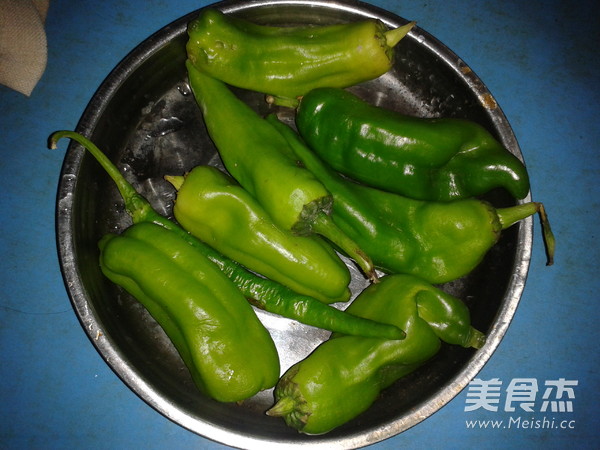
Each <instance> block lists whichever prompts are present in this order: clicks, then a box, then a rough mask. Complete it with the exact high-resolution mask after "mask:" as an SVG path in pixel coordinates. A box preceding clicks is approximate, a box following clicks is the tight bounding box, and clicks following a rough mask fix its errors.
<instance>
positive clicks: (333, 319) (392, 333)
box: [48, 131, 405, 339]
mask: <svg viewBox="0 0 600 450" xmlns="http://www.w3.org/2000/svg"><path fill="white" fill-rule="evenodd" d="M63 137H67V138H70V139H73V140H74V141H76V142H78V143H79V144H81V145H82V146H83V147H84V148H85V149H87V150H88V151H89V152H90V153H91V154H92V156H93V157H94V158H95V159H96V160H97V161H98V163H99V164H100V165H101V166H102V167H103V169H104V170H105V171H106V173H107V174H108V175H109V176H110V178H111V179H112V180H113V181H114V183H115V184H116V186H117V189H118V190H119V193H120V194H121V196H122V197H123V200H124V202H125V209H126V211H127V212H128V214H129V215H130V216H131V218H132V220H133V223H134V224H139V223H144V222H149V223H153V224H156V225H160V226H161V227H163V228H165V229H167V230H169V231H171V232H172V233H174V234H176V235H177V236H179V238H180V239H181V240H183V241H185V242H186V243H187V244H188V245H190V246H192V247H194V248H196V249H197V250H198V251H199V252H200V253H202V254H203V255H204V256H206V257H207V258H208V259H209V260H210V261H212V262H213V263H214V264H215V265H216V266H217V267H218V268H219V269H220V270H221V272H223V273H224V274H225V275H226V276H227V277H228V278H229V279H230V280H232V281H233V283H234V284H235V285H236V286H237V287H238V289H239V290H240V291H241V292H242V294H243V295H244V297H246V299H247V300H248V301H249V302H250V303H251V304H252V305H254V306H256V307H257V308H260V309H263V310H265V311H268V312H271V313H273V314H278V315H281V316H283V317H287V318H289V319H293V320H297V321H298V322H301V323H303V324H306V325H310V326H314V327H318V328H322V329H325V330H329V331H334V332H340V333H345V334H352V335H358V336H365V337H379V338H385V339H403V338H404V336H405V334H404V332H403V331H402V330H400V329H399V328H397V327H395V326H393V325H390V324H386V323H380V322H376V321H373V320H369V319H365V318H362V317H358V316H355V315H353V314H349V313H347V312H345V311H341V310H339V309H337V308H333V307H331V306H328V305H326V304H324V303H322V302H320V301H318V300H316V299H314V298H312V297H309V296H306V295H300V294H297V293H296V292H294V291H293V290H291V289H290V288H288V287H286V286H283V285H282V284H280V283H277V282H275V281H272V280H269V279H266V278H263V277H261V276H259V275H257V274H255V273H253V272H250V271H248V270H246V269H245V268H244V267H242V266H241V265H240V264H238V263H237V262H236V261H233V260H231V259H229V258H227V257H225V256H223V255H221V254H220V253H219V252H217V251H216V250H214V249H213V248H212V247H210V246H209V245H207V244H206V243H204V242H202V241H200V240H199V239H198V238H196V237H194V236H192V235H191V234H190V233H188V232H187V231H185V230H184V229H183V228H182V227H181V226H179V225H177V224H176V223H175V222H172V221H171V220H169V219H167V218H165V217H163V216H161V215H160V214H159V213H157V212H156V211H155V210H154V209H153V208H152V206H151V205H150V203H149V202H148V200H146V199H145V198H144V197H143V196H141V195H140V194H139V193H138V192H136V190H135V189H134V187H133V186H132V185H131V184H130V183H129V182H128V181H127V180H126V179H125V178H124V177H123V175H122V174H121V173H120V172H119V170H118V169H117V167H116V166H115V165H114V164H113V163H112V162H111V161H110V160H109V159H108V158H107V157H106V155H104V154H103V153H102V152H101V151H100V149H99V148H98V147H96V145H94V143H93V142H90V140H89V139H87V138H85V137H84V136H82V135H80V134H78V133H75V132H73V131H57V132H55V133H53V134H52V135H51V136H50V139H49V143H48V144H49V147H50V148H56V143H57V141H58V140H59V139H61V138H63Z"/></svg>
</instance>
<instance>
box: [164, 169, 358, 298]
mask: <svg viewBox="0 0 600 450" xmlns="http://www.w3.org/2000/svg"><path fill="white" fill-rule="evenodd" d="M165 178H166V179H167V180H168V181H169V182H171V183H172V184H173V185H174V186H175V187H176V188H177V199H176V200H175V207H174V208H173V212H174V215H175V219H177V222H179V223H180V224H181V226H182V227H183V228H185V229H186V230H187V231H189V232H190V233H192V234H193V235H194V236H196V237H197V238H198V239H200V240H202V241H204V242H206V243H208V244H209V245H210V246H211V247H213V248H214V249H216V250H217V251H219V252H220V253H222V254H223V255H225V256H227V257H228V258H231V259H233V260H235V261H237V262H239V263H240V264H242V265H243V266H245V267H247V268H248V269H250V270H252V271H254V272H258V273H260V274H261V275H264V276H265V277H267V278H270V279H272V280H274V281H277V282H279V283H281V284H283V285H285V286H288V287H289V288H291V289H293V290H294V291H296V292H298V293H299V294H303V295H308V296H311V297H314V298H316V299H318V300H320V301H322V302H324V303H334V302H345V301H347V300H349V299H350V289H349V288H348V285H349V284H350V272H349V270H348V268H347V267H346V265H345V264H344V263H343V262H342V260H341V259H340V258H339V257H338V256H337V254H336V253H335V252H334V251H333V249H332V248H331V246H330V245H329V244H327V243H326V242H324V241H323V240H322V239H320V238H318V237H316V236H296V235H294V234H292V233H291V232H290V231H287V230H283V229H281V228H279V227H278V226H276V225H275V224H274V223H273V221H272V220H271V218H270V217H269V216H268V215H267V213H266V212H265V210H264V209H263V208H262V207H261V206H260V205H259V204H258V202H257V201H256V200H255V199H254V197H252V196H251V195H250V194H249V193H248V192H247V191H246V190H244V188H242V187H241V186H240V185H239V184H238V183H236V182H235V180H233V179H232V178H231V177H229V176H227V175H226V174H225V173H223V172H221V171H220V170H219V169H217V168H215V167H210V166H198V167H195V168H194V169H193V170H192V171H191V172H189V173H188V174H186V175H185V177H173V176H169V177H165Z"/></svg>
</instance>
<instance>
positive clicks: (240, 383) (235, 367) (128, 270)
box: [99, 223, 280, 402]
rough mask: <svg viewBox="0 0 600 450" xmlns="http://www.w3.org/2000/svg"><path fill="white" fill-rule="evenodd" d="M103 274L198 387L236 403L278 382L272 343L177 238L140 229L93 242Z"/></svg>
mask: <svg viewBox="0 0 600 450" xmlns="http://www.w3.org/2000/svg"><path fill="white" fill-rule="evenodd" d="M99 246H100V249H101V257H100V265H101V269H102V272H103V273H104V274H105V275H106V277H107V278H109V279H110V280H111V281H113V282H114V283H116V284H118V285H120V286H121V287H123V288H124V289H125V290H127V291H128V292H129V293H130V294H131V295H133V296H134V297H135V298H136V299H137V300H138V301H140V302H141V303H142V304H143V305H144V307H145V308H146V309H147V310H148V312H149V313H150V314H151V315H152V316H153V317H154V318H155V319H156V321H157V322H158V323H159V324H160V325H161V327H162V328H163V330H164V331H165V332H166V334H167V336H168V337H169V338H170V339H171V341H172V342H173V344H174V345H175V347H176V349H177V350H178V352H179V354H180V355H181V357H182V359H183V361H184V362H185V364H186V366H187V367H188V369H189V370H190V373H191V375H192V378H193V380H194V382H195V383H196V385H197V386H198V388H199V389H200V390H201V391H202V392H204V393H205V394H206V395H208V396H210V397H212V398H214V399H215V400H218V401H221V402H237V401H242V400H244V399H247V398H249V397H251V396H253V395H254V394H256V393H257V392H259V391H262V390H264V389H268V388H271V387H273V386H274V385H275V383H276V382H277V379H278V378H279V371H280V367H279V357H278V354H277V350H276V348H275V344H274V342H273V340H272V339H271V336H270V335H269V332H268V331H267V330H266V328H264V326H263V325H262V323H261V322H260V321H259V320H258V317H257V316H256V314H255V313H254V310H253V309H252V307H251V305H250V304H249V303H247V302H246V299H245V298H244V297H243V296H242V294H241V293H240V292H239V291H238V289H237V288H236V287H235V285H234V284H233V283H232V282H231V281H230V280H229V279H228V278H227V277H226V276H225V275H223V274H222V273H221V272H220V270H219V269H218V268H217V267H216V266H215V265H214V264H213V263H212V262H210V261H209V260H208V259H207V258H206V257H205V256H204V255H202V254H201V253H199V252H198V251H197V250H196V249H195V248H194V247H192V246H190V245H189V244H187V243H186V242H185V241H183V240H181V239H180V238H179V237H178V236H177V235H175V234H174V233H172V232H171V231H169V230H166V229H165V228H163V227H161V226H159V225H155V224H152V223H139V224H135V225H133V226H131V227H130V228H128V229H127V230H126V231H125V232H124V233H123V234H121V235H107V236H105V237H104V238H103V239H102V240H101V241H100V244H99Z"/></svg>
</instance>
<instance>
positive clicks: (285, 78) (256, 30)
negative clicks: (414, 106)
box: [187, 9, 414, 99]
mask: <svg viewBox="0 0 600 450" xmlns="http://www.w3.org/2000/svg"><path fill="white" fill-rule="evenodd" d="M413 25H414V23H412V22H411V23H409V24H407V25H406V26H403V27H400V28H397V29H394V30H388V28H387V27H386V26H385V25H384V24H383V23H382V22H381V21H378V20H373V19H368V20H363V21H358V22H354V23H348V24H338V25H329V26H295V27H274V26H264V25H257V24H254V23H251V22H248V21H246V20H243V19H240V18H237V17H234V16H232V15H225V14H223V13H222V12H220V11H218V10H215V9H205V10H203V11H202V12H201V13H200V15H199V16H198V17H197V18H196V19H194V20H192V21H191V22H190V23H189V25H188V35H189V40H188V43H187V54H188V58H189V59H190V61H191V62H192V64H194V66H196V67H197V68H198V69H200V70H202V71H204V72H205V73H207V74H209V75H211V76H213V77H215V78H217V79H220V80H222V81H224V82H226V83H228V84H230V85H233V86H238V87H242V88H246V89H250V90H254V91H258V92H262V93H265V94H272V95H274V96H277V97H283V98H288V99H294V98H296V97H298V96H302V95H304V94H305V93H307V92H308V91H309V90H311V89H313V88H315V87H318V86H333V87H347V86H352V85H355V84H358V83H361V82H363V81H367V80H371V79H374V78H377V77H379V76H380V75H382V74H384V73H385V72H387V71H388V70H389V69H390V68H391V66H392V63H393V60H394V47H395V46H396V44H397V43H398V42H399V41H400V40H401V39H402V38H403V37H404V36H405V35H406V33H408V31H409V30H410V29H411V28H412V26H413Z"/></svg>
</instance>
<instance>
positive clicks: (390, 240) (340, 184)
mask: <svg viewBox="0 0 600 450" xmlns="http://www.w3.org/2000/svg"><path fill="white" fill-rule="evenodd" d="M267 120H268V121H269V122H270V123H272V124H273V126H275V127H276V128H277V129H278V130H279V131H280V132H281V133H282V135H283V136H285V137H286V138H287V139H288V142H289V143H290V146H291V147H292V148H293V149H294V152H295V154H296V156H297V157H298V159H299V160H300V161H301V162H302V164H303V165H304V166H305V167H306V168H308V169H309V170H310V171H311V172H312V173H313V174H314V175H315V176H316V177H317V178H318V179H319V181H321V182H322V183H323V185H324V186H325V187H326V188H327V189H328V190H329V192H331V193H332V195H333V199H334V201H333V210H332V218H333V220H334V222H335V223H336V225H338V226H339V228H340V229H342V230H343V231H344V232H345V233H346V234H347V235H348V236H350V237H351V238H352V239H353V240H354V241H355V242H357V243H358V245H360V246H361V248H363V249H364V250H365V251H366V252H367V253H368V254H369V256H371V258H372V260H373V263H374V264H375V266H377V267H379V268H380V269H382V270H384V271H386V272H388V273H407V274H412V275H416V276H419V277H421V278H423V279H425V280H427V281H429V282H430V283H434V284H435V283H445V282H448V281H452V280H455V279H457V278H459V277H462V276H464V275H466V274H468V273H469V272H471V271H472V270H473V269H474V268H475V267H476V266H477V265H478V264H479V263H480V262H481V261H482V259H483V257H484V256H485V254H486V253H487V252H488V250H489V249H490V248H491V247H492V246H493V245H494V244H496V242H497V241H498V239H499V237H500V234H501V232H502V230H504V229H506V228H508V227H510V226H512V225H514V224H515V223H516V222H518V221H520V220H522V219H524V218H526V217H528V216H531V215H533V214H535V213H539V214H540V218H541V220H542V229H543V233H544V242H545V244H546V250H547V255H548V264H552V262H553V259H554V245H555V244H554V236H553V234H552V230H551V228H550V224H549V221H548V218H547V215H546V212H545V209H544V206H543V204H541V203H537V202H530V203H524V204H520V205H515V206H512V207H507V208H494V207H493V206H492V205H491V204H490V203H488V202H486V201H481V200H478V199H462V200H454V201H451V202H432V201H423V200H415V199H412V198H407V197H404V196H401V195H399V194H393V193H390V192H385V191H382V190H380V189H375V188H371V187H369V186H366V185H362V184H358V183H355V182H353V181H351V180H349V179H347V178H345V177H342V176H341V175H339V174H338V173H337V172H336V171H334V170H333V169H332V168H331V167H329V166H328V165H327V164H326V163H324V162H323V160H322V159H320V158H319V156H317V155H316V154H315V153H314V152H313V151H311V149H309V148H308V146H307V145H306V144H305V143H304V142H303V141H302V139H301V138H300V136H298V134H297V133H296V132H294V130H292V129H291V128H290V127H289V126H287V125H285V124H284V123H282V122H280V121H279V120H278V119H277V117H276V116H275V115H273V114H272V115H269V116H268V117H267Z"/></svg>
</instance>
